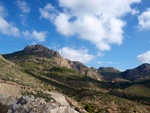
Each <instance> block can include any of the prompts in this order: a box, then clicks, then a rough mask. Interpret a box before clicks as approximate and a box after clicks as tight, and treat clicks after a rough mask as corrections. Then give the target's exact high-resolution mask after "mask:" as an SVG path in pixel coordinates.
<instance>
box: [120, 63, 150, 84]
mask: <svg viewBox="0 0 150 113" xmlns="http://www.w3.org/2000/svg"><path fill="white" fill-rule="evenodd" d="M121 75H122V77H123V78H124V79H127V80H130V81H135V80H142V79H148V78H150V64H147V63H145V64H142V65H140V66H138V67H136V68H134V69H128V70H126V71H124V72H122V73H121Z"/></svg>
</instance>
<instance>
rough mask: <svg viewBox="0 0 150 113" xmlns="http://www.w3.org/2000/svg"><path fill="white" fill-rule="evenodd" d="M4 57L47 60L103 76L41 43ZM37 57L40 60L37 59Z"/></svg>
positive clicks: (17, 61)
mask: <svg viewBox="0 0 150 113" xmlns="http://www.w3.org/2000/svg"><path fill="white" fill-rule="evenodd" d="M3 57H4V58H5V59H8V60H10V61H12V62H15V63H20V62H26V61H29V62H36V63H37V62H39V63H42V62H43V63H44V61H45V62H48V63H49V64H51V65H53V66H60V67H66V68H70V69H72V70H75V71H77V72H79V73H81V74H83V75H86V76H88V77H91V78H94V79H96V80H101V77H102V76H101V75H100V74H98V73H96V72H94V71H93V70H91V69H90V68H88V67H87V66H85V65H84V64H82V63H80V62H73V61H70V60H68V59H65V58H63V57H62V56H61V55H60V54H59V53H58V51H54V50H50V49H48V48H47V47H45V46H43V45H39V44H37V45H32V46H26V47H25V48H24V49H23V50H22V51H18V52H15V53H12V54H4V55H3ZM36 58H37V59H38V60H39V59H40V60H39V61H37V60H36Z"/></svg>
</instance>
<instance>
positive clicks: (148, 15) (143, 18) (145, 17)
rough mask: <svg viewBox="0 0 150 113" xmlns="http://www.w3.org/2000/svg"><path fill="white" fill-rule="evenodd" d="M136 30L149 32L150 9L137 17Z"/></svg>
mask: <svg viewBox="0 0 150 113" xmlns="http://www.w3.org/2000/svg"><path fill="white" fill-rule="evenodd" d="M138 20H139V23H138V28H139V30H149V29H150V8H147V10H146V11H145V12H143V13H142V14H141V15H140V16H138Z"/></svg>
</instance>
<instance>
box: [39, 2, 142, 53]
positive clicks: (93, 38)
mask: <svg viewBox="0 0 150 113" xmlns="http://www.w3.org/2000/svg"><path fill="white" fill-rule="evenodd" d="M140 2H141V0H115V1H114V0H95V1H93V0H58V3H59V7H60V8H62V9H63V11H58V9H56V8H55V7H54V6H52V5H51V4H48V5H46V6H45V7H44V8H43V9H42V8H40V9H39V11H40V13H41V18H45V19H48V20H49V21H51V22H52V23H53V24H54V25H55V26H56V30H57V32H59V33H60V34H62V35H65V36H74V35H77V36H79V37H80V38H81V39H83V40H88V41H90V42H92V43H93V44H95V45H96V48H97V49H99V50H101V51H106V50H107V51H108V50H110V49H111V46H110V45H111V44H118V45H120V44H122V41H123V33H124V31H123V27H124V26H125V25H126V22H125V21H124V20H122V19H121V18H122V17H123V16H125V15H126V14H127V13H131V14H137V13H139V11H138V10H137V9H132V8H131V5H132V4H133V3H140Z"/></svg>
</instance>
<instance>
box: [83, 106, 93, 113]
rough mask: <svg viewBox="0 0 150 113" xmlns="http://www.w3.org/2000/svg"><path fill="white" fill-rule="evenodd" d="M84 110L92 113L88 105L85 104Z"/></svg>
mask: <svg viewBox="0 0 150 113" xmlns="http://www.w3.org/2000/svg"><path fill="white" fill-rule="evenodd" d="M84 109H85V110H86V111H87V112H89V113H92V108H91V106H90V104H87V105H86V106H85V107H84Z"/></svg>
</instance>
